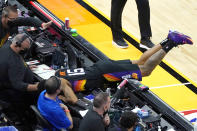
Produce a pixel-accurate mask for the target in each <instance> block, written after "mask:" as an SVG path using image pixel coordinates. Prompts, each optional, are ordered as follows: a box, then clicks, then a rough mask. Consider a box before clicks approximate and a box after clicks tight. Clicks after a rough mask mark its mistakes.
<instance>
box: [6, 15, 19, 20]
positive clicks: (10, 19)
mask: <svg viewBox="0 0 197 131" xmlns="http://www.w3.org/2000/svg"><path fill="white" fill-rule="evenodd" d="M8 19H10V20H16V19H17V18H11V17H9V16H8Z"/></svg>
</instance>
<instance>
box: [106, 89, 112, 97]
mask: <svg viewBox="0 0 197 131" xmlns="http://www.w3.org/2000/svg"><path fill="white" fill-rule="evenodd" d="M106 93H108V94H109V96H111V89H110V88H107V89H106Z"/></svg>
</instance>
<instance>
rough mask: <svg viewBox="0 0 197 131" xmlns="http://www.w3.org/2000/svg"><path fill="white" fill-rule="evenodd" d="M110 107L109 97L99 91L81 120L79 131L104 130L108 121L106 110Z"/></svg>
mask: <svg viewBox="0 0 197 131" xmlns="http://www.w3.org/2000/svg"><path fill="white" fill-rule="evenodd" d="M109 108H110V97H109V95H108V93H106V92H101V93H99V94H98V95H97V96H96V97H95V98H94V101H93V108H92V109H90V110H89V111H88V112H87V113H86V115H85V116H84V118H83V119H82V121H81V124H80V126H79V131H105V130H107V126H108V125H109V123H110V119H109V116H108V114H107V111H108V110H109Z"/></svg>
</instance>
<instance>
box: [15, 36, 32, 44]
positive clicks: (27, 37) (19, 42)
mask: <svg viewBox="0 0 197 131" xmlns="http://www.w3.org/2000/svg"><path fill="white" fill-rule="evenodd" d="M22 34H23V36H22V38H21V39H20V40H19V41H17V42H16V46H17V47H21V44H22V43H23V41H25V40H26V39H29V41H30V45H31V38H30V37H29V36H28V35H27V34H25V33H22Z"/></svg>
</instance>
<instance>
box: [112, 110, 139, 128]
mask: <svg viewBox="0 0 197 131" xmlns="http://www.w3.org/2000/svg"><path fill="white" fill-rule="evenodd" d="M138 121H139V117H138V116H137V114H135V113H133V112H131V111H126V112H124V113H122V115H121V117H120V126H119V127H114V128H111V129H109V131H133V130H134V128H135V126H136V125H137V122H138Z"/></svg>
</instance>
